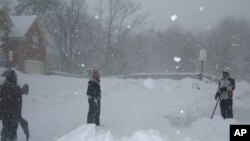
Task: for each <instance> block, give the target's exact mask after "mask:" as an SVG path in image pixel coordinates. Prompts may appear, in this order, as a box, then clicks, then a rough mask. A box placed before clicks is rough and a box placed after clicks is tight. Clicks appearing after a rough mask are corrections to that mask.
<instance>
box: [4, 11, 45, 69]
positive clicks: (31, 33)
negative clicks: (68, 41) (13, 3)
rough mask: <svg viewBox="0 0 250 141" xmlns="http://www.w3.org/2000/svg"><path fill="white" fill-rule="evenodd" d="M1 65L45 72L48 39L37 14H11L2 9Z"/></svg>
mask: <svg viewBox="0 0 250 141" xmlns="http://www.w3.org/2000/svg"><path fill="white" fill-rule="evenodd" d="M0 66H5V67H14V68H16V69H18V70H20V71H23V72H27V73H40V74H42V73H44V72H45V70H46V40H45V36H44V34H43V31H42V29H41V26H40V24H39V22H38V21H37V17H36V16H10V15H9V14H8V13H7V12H5V11H4V10H1V9H0Z"/></svg>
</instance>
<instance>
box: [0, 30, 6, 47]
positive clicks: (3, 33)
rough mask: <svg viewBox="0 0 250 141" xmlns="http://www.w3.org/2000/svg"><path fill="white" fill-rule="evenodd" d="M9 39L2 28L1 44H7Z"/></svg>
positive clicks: (0, 34)
mask: <svg viewBox="0 0 250 141" xmlns="http://www.w3.org/2000/svg"><path fill="white" fill-rule="evenodd" d="M6 41H7V37H6V31H4V30H1V29H0V45H2V44H5V43H6Z"/></svg>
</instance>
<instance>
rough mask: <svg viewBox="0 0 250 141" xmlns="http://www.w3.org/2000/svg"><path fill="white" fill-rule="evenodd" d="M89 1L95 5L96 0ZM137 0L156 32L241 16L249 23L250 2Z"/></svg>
mask: <svg viewBox="0 0 250 141" xmlns="http://www.w3.org/2000/svg"><path fill="white" fill-rule="evenodd" d="M88 1H92V2H91V3H93V1H94V0H88ZM134 1H137V2H139V3H141V6H142V13H147V14H148V23H149V24H150V25H153V26H154V27H155V28H157V29H166V28H167V27H169V25H171V24H173V23H178V24H179V25H181V27H183V28H187V29H199V30H202V29H205V30H206V29H208V28H209V27H213V26H214V25H216V24H217V23H218V22H219V20H220V19H222V18H223V17H226V16H234V17H241V18H245V19H247V20H249V21H250V0H134ZM173 15H176V16H177V18H175V17H174V16H173ZM171 17H172V18H173V19H174V18H175V20H173V19H171Z"/></svg>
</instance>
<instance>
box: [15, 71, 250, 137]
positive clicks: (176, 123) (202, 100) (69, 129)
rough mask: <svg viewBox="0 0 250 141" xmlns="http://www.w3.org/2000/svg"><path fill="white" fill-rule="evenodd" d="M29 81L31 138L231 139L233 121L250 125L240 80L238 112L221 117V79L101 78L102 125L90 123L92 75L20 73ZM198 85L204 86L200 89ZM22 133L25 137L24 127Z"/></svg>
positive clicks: (249, 88) (248, 94)
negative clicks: (88, 93) (217, 98)
mask: <svg viewBox="0 0 250 141" xmlns="http://www.w3.org/2000/svg"><path fill="white" fill-rule="evenodd" d="M18 77H19V84H21V85H22V84H24V83H28V84H29V85H30V94H29V95H28V96H23V117H24V118H26V119H27V120H28V121H29V124H30V132H31V137H30V140H32V141H53V140H55V141H228V140H229V139H228V138H229V125H230V124H238V123H247V124H250V111H249V108H250V106H249V103H250V84H249V83H246V82H237V86H236V91H235V96H234V115H235V118H234V119H231V120H223V119H222V118H221V117H220V113H219V107H218V108H217V111H216V113H215V116H214V119H212V120H211V119H210V116H211V113H212V111H213V108H214V106H215V103H216V101H215V100H214V94H215V92H216V88H217V84H215V83H207V82H200V81H198V80H194V79H189V78H186V79H183V80H171V79H159V80H152V79H144V80H132V79H116V78H102V80H101V89H102V100H101V103H102V107H101V124H102V126H101V127H98V128H96V127H95V126H94V125H87V124H86V117H87V112H88V103H87V96H86V89H87V82H88V80H87V79H80V78H70V77H62V76H42V75H30V74H21V73H18ZM197 86H199V87H200V89H199V90H198V89H197ZM18 138H19V139H21V140H23V141H24V139H25V137H24V135H23V133H22V131H21V128H19V131H18Z"/></svg>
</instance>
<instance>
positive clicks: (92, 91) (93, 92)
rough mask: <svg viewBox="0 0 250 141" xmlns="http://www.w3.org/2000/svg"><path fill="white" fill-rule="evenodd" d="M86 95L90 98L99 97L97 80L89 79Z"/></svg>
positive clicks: (96, 98)
mask: <svg viewBox="0 0 250 141" xmlns="http://www.w3.org/2000/svg"><path fill="white" fill-rule="evenodd" d="M87 96H88V97H89V99H92V100H100V99H101V88H100V84H99V83H98V82H96V81H93V80H90V81H89V82H88V89H87Z"/></svg>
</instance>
